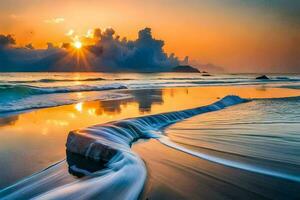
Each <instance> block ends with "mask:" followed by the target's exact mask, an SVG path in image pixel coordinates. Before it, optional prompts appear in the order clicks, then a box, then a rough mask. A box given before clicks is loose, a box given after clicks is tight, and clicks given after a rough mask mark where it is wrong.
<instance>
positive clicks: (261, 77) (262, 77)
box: [255, 75, 269, 80]
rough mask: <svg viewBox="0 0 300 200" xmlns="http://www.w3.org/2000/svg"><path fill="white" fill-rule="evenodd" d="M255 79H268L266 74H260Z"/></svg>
mask: <svg viewBox="0 0 300 200" xmlns="http://www.w3.org/2000/svg"><path fill="white" fill-rule="evenodd" d="M255 79H258V80H269V77H267V76H266V75H262V76H258V77H256V78H255Z"/></svg>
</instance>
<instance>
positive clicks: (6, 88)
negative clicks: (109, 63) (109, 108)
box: [0, 83, 127, 100]
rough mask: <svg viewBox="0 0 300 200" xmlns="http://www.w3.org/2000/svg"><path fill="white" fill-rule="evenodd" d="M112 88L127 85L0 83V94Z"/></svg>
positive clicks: (14, 96)
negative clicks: (38, 85) (62, 85)
mask: <svg viewBox="0 0 300 200" xmlns="http://www.w3.org/2000/svg"><path fill="white" fill-rule="evenodd" d="M114 89H127V87H126V86H125V85H122V84H118V83H113V84H108V85H100V86H89V85H78V86H66V87H35V86H30V85H18V84H2V85H0V95H1V96H2V97H3V98H2V100H5V98H9V99H20V98H24V97H27V96H32V95H41V94H53V93H69V92H87V91H103V90H114Z"/></svg>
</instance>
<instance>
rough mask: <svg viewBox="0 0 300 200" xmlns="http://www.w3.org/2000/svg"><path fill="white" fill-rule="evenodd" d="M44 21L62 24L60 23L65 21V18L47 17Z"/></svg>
mask: <svg viewBox="0 0 300 200" xmlns="http://www.w3.org/2000/svg"><path fill="white" fill-rule="evenodd" d="M44 22H45V23H47V24H60V23H63V22H65V18H63V17H57V18H52V19H46V20H44Z"/></svg>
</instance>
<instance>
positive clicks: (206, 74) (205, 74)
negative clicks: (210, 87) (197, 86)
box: [202, 73, 212, 76]
mask: <svg viewBox="0 0 300 200" xmlns="http://www.w3.org/2000/svg"><path fill="white" fill-rule="evenodd" d="M202 76H212V75H210V74H208V73H204V74H202Z"/></svg>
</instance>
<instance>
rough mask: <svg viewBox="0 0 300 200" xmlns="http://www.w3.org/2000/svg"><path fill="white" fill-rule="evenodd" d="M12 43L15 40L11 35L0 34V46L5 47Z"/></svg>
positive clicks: (14, 42)
mask: <svg viewBox="0 0 300 200" xmlns="http://www.w3.org/2000/svg"><path fill="white" fill-rule="evenodd" d="M13 44H16V40H15V39H14V38H13V37H12V35H2V34H1V35H0V47H6V46H9V45H13Z"/></svg>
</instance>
